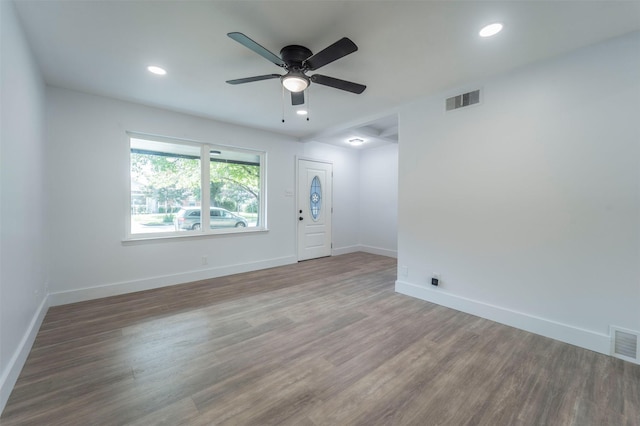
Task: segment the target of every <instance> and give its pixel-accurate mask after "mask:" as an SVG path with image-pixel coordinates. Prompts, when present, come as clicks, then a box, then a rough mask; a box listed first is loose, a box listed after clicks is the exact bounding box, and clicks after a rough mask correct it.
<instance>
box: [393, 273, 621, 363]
mask: <svg viewBox="0 0 640 426" xmlns="http://www.w3.org/2000/svg"><path fill="white" fill-rule="evenodd" d="M395 288H396V292H398V293H402V294H405V295H407V296H411V297H415V298H418V299H422V300H426V301H428V302H432V303H436V304H438V305H442V306H446V307H448V308H452V309H455V310H458V311H462V312H466V313H468V314H472V315H476V316H478V317H481V318H486V319H489V320H492V321H495V322H499V323H501V324H506V325H509V326H511V327H515V328H519V329H521V330H525V331H529V332H531V333H535V334H539V335H541V336H545V337H550V338H552V339H555V340H559V341H561V342H565V343H569V344H572V345H575V346H579V347H582V348H585V349H589V350H592V351H595V352H599V353H602V354H605V355H610V350H611V346H610V345H611V342H610V338H609V336H608V335H606V334H601V333H596V332H594V331H590V330H585V329H582V328H579V327H574V326H571V325H567V324H562V323H559V322H556V321H552V320H549V319H545V318H540V317H536V316H533V315H529V314H525V313H522V312H517V311H513V310H511V309H506V308H503V307H500V306H494V305H489V304H486V303H483V302H479V301H477V300H472V299H467V298H464V297H460V296H456V295H453V294H449V293H446V292H444V291H442V290H440V289H437V288H434V289H431V288H427V287H423V286H419V285H416V284H411V283H408V282H404V281H400V280H398V281H396V286H395Z"/></svg>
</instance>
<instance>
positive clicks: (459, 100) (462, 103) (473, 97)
mask: <svg viewBox="0 0 640 426" xmlns="http://www.w3.org/2000/svg"><path fill="white" fill-rule="evenodd" d="M479 102H480V90H474V91H473V92H468V93H463V94H462V95H458V96H453V97H451V98H448V99H447V100H446V103H445V105H446V108H447V111H451V110H454V109H458V108H464V107H467V106H469V105H474V104H477V103H479Z"/></svg>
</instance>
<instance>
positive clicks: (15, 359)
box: [0, 296, 49, 413]
mask: <svg viewBox="0 0 640 426" xmlns="http://www.w3.org/2000/svg"><path fill="white" fill-rule="evenodd" d="M48 309H49V298H48V297H46V296H45V298H44V299H43V300H42V303H40V306H38V309H37V310H36V312H35V314H34V315H33V318H32V319H31V323H29V327H28V328H27V331H26V333H25V334H24V336H23V337H22V340H20V344H19V345H18V347H17V348H16V350H15V352H14V353H13V356H12V357H11V360H10V361H9V364H8V365H7V369H6V370H5V371H3V372H2V376H1V377H0V413H2V411H4V407H5V405H7V401H8V400H9V395H11V391H12V390H13V386H14V385H15V384H16V381H17V380H18V376H19V375H20V372H21V371H22V367H24V363H25V362H26V361H27V357H28V356H29V352H31V347H32V346H33V342H34V341H35V340H36V336H37V335H38V331H39V330H40V326H41V325H42V321H43V320H44V316H45V315H46V314H47V310H48Z"/></svg>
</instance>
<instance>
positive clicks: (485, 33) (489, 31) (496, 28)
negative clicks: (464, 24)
mask: <svg viewBox="0 0 640 426" xmlns="http://www.w3.org/2000/svg"><path fill="white" fill-rule="evenodd" d="M500 31H502V24H501V23H500V22H496V23H493V24H489V25H487V26H486V27H484V28H482V29H481V30H480V32H479V33H478V34H480V37H491V36H494V35H496V34H498V33H499V32H500Z"/></svg>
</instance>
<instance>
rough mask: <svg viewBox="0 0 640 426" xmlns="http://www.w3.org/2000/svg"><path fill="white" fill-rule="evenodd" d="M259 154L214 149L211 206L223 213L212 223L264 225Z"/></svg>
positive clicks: (232, 225)
mask: <svg viewBox="0 0 640 426" xmlns="http://www.w3.org/2000/svg"><path fill="white" fill-rule="evenodd" d="M260 166H261V164H260V155H258V154H256V153H255V152H244V151H239V150H238V151H235V150H233V149H228V148H227V149H224V148H216V149H215V150H212V151H211V162H210V176H211V187H210V191H211V192H210V196H211V207H212V208H214V207H216V208H220V209H222V210H220V217H221V218H224V220H218V221H217V222H216V223H215V224H214V223H213V222H212V223H211V227H215V228H222V227H235V228H243V227H245V226H250V227H256V226H263V224H262V223H261V218H260V194H261V190H262V188H260V182H261V179H260V170H261V168H260Z"/></svg>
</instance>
